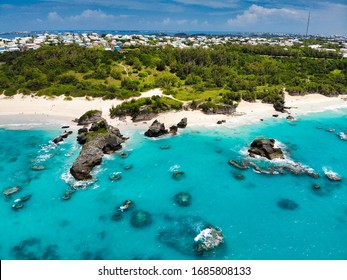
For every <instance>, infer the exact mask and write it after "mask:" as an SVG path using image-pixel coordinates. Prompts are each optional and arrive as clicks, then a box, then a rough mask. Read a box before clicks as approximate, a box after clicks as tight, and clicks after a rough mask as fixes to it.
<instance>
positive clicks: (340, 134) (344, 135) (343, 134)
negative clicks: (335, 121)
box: [337, 132, 347, 140]
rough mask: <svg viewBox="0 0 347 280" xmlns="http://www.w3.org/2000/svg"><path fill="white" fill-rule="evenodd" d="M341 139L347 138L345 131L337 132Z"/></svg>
mask: <svg viewBox="0 0 347 280" xmlns="http://www.w3.org/2000/svg"><path fill="white" fill-rule="evenodd" d="M337 135H338V136H339V137H340V139H341V140H347V135H346V134H345V133H344V132H340V133H338V134H337Z"/></svg>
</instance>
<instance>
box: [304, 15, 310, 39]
mask: <svg viewBox="0 0 347 280" xmlns="http://www.w3.org/2000/svg"><path fill="white" fill-rule="evenodd" d="M310 18H311V11H309V12H308V18H307V26H306V35H305V37H306V38H307V34H308V28H309V26H310Z"/></svg>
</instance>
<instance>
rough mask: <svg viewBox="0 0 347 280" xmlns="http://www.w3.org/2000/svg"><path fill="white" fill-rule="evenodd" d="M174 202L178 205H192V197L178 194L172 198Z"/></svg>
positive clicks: (181, 193) (186, 194)
mask: <svg viewBox="0 0 347 280" xmlns="http://www.w3.org/2000/svg"><path fill="white" fill-rule="evenodd" d="M174 200H175V202H176V203H177V204H178V205H181V206H189V205H190V204H191V203H192V196H191V195H190V194H189V193H187V192H180V193H178V194H176V195H175V196H174Z"/></svg>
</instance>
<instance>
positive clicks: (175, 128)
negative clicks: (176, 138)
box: [169, 125, 178, 135]
mask: <svg viewBox="0 0 347 280" xmlns="http://www.w3.org/2000/svg"><path fill="white" fill-rule="evenodd" d="M177 130H178V127H177V126H176V125H173V126H170V131H169V132H170V133H171V134H172V135H176V134H177Z"/></svg>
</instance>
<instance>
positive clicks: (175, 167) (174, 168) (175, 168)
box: [169, 164, 181, 172]
mask: <svg viewBox="0 0 347 280" xmlns="http://www.w3.org/2000/svg"><path fill="white" fill-rule="evenodd" d="M180 168H181V166H179V165H178V164H176V165H173V166H171V167H170V169H169V171H170V172H175V171H178V170H179V169H180Z"/></svg>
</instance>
